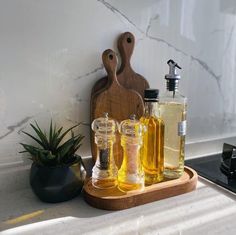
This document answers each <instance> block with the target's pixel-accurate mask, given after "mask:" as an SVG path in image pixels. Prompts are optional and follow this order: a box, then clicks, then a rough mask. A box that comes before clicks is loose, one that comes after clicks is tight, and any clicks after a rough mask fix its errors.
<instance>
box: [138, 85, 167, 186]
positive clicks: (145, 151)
mask: <svg viewBox="0 0 236 235" xmlns="http://www.w3.org/2000/svg"><path fill="white" fill-rule="evenodd" d="M158 95H159V90H158V89H146V90H145V92H144V101H145V113H144V116H143V117H141V119H140V122H141V123H142V124H143V125H144V126H145V127H146V131H145V132H144V135H143V146H142V148H141V159H142V166H143V169H144V172H145V184H146V185H151V184H155V183H158V182H160V181H162V180H163V178H164V175H163V172H164V127H165V125H164V122H163V120H162V119H161V118H160V117H159V109H158V108H159V107H158Z"/></svg>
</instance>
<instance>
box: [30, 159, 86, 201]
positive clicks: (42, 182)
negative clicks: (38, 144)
mask: <svg viewBox="0 0 236 235" xmlns="http://www.w3.org/2000/svg"><path fill="white" fill-rule="evenodd" d="M85 177H86V171H85V168H84V166H83V163H82V159H81V157H80V156H76V160H75V161H74V162H73V163H72V164H69V165H65V166H57V167H46V166H40V165H38V164H36V163H33V164H32V165H31V171H30V185H31V187H32V189H33V191H34V193H35V194H36V195H37V196H38V197H39V198H40V199H41V200H42V201H44V202H63V201H67V200H70V199H72V198H74V197H76V196H77V195H78V194H79V193H80V192H81V190H82V188H83V184H84V179H85Z"/></svg>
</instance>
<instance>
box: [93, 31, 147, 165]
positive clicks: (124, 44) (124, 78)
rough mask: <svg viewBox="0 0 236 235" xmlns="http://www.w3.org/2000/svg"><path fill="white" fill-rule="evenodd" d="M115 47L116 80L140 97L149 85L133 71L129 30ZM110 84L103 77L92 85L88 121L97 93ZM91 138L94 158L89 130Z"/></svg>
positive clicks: (106, 78)
mask: <svg viewBox="0 0 236 235" xmlns="http://www.w3.org/2000/svg"><path fill="white" fill-rule="evenodd" d="M117 44H118V45H117V47H118V50H119V52H120V57H121V66H120V69H119V71H118V72H117V80H118V82H119V83H120V85H122V86H124V87H125V88H129V89H133V90H135V91H137V92H138V93H139V94H140V95H141V96H142V97H143V95H144V90H145V89H146V88H148V87H149V84H148V82H147V81H146V79H145V78H144V77H143V76H141V75H140V74H137V73H135V72H134V71H133V69H132V67H131V64H130V60H131V56H132V54H133V51H134V46H135V37H134V35H133V34H132V33H130V32H125V33H122V34H121V35H120V37H119V38H118V42H117ZM110 84H111V80H110V79H109V80H108V77H107V76H106V77H103V78H101V79H99V80H98V81H97V82H96V83H95V84H94V86H93V88H92V92H91V99H90V121H91V122H92V121H93V120H94V119H95V117H94V107H95V103H96V102H97V101H96V100H97V97H98V95H99V94H100V93H101V92H103V91H104V90H106V89H107V88H108V87H109V86H110ZM127 102H128V101H127ZM90 137H91V138H90V140H91V151H92V157H93V160H94V161H95V160H96V155H97V154H96V146H95V144H94V133H93V132H92V130H91V132H90Z"/></svg>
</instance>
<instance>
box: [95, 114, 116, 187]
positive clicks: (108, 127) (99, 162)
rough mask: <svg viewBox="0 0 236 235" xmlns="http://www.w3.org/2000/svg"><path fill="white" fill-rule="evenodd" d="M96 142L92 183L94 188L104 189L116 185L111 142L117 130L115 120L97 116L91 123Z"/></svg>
mask: <svg viewBox="0 0 236 235" xmlns="http://www.w3.org/2000/svg"><path fill="white" fill-rule="evenodd" d="M92 130H93V131H94V132H95V143H96V144H97V159H96V163H95V165H94V167H93V169H92V185H93V186H94V187H96V188H100V189H106V188H112V187H115V186H117V172H118V170H117V166H116V164H115V161H114V156H113V144H114V142H115V138H116V137H115V136H116V131H117V123H116V121H115V120H113V119H110V118H108V114H107V113H105V114H104V117H101V118H97V119H95V120H94V121H93V123H92Z"/></svg>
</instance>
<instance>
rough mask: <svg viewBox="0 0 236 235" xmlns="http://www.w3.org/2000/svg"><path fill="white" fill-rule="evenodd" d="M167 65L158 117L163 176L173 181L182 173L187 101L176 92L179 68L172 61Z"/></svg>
mask: <svg viewBox="0 0 236 235" xmlns="http://www.w3.org/2000/svg"><path fill="white" fill-rule="evenodd" d="M167 64H168V65H169V74H166V75H165V79H166V80H167V91H166V93H165V94H163V96H161V97H160V115H161V118H162V119H163V121H164V123H165V139H164V156H165V157H164V176H165V177H166V178H171V179H174V178H179V177H180V176H181V175H182V174H183V171H184V155H185V135H186V103H187V99H186V97H184V96H183V95H181V94H180V93H179V91H178V82H179V79H180V75H179V74H177V73H176V68H179V69H181V68H180V67H179V66H178V64H177V63H175V62H174V61H173V60H169V61H168V62H167Z"/></svg>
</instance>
